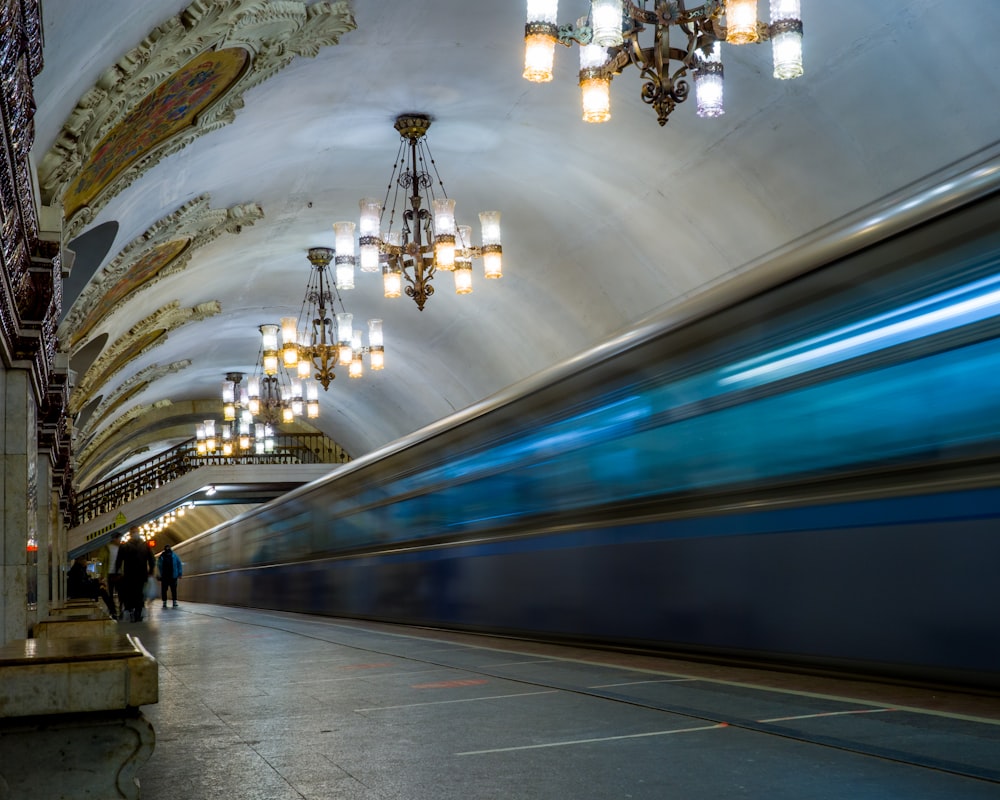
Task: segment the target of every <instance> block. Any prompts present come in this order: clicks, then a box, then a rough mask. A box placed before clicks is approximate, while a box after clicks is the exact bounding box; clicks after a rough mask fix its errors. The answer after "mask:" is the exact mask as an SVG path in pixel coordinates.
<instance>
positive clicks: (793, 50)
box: [770, 0, 803, 80]
mask: <svg viewBox="0 0 1000 800" xmlns="http://www.w3.org/2000/svg"><path fill="white" fill-rule="evenodd" d="M770 34H771V53H772V57H773V60H774V77H775V78H778V79H779V80H789V79H792V78H798V77H801V75H802V74H803V69H802V11H801V8H800V3H799V0H771V27H770Z"/></svg>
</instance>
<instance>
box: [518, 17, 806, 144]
mask: <svg viewBox="0 0 1000 800" xmlns="http://www.w3.org/2000/svg"><path fill="white" fill-rule="evenodd" d="M527 8H528V19H527V24H526V25H525V28H524V73H523V75H524V77H525V78H526V79H528V80H529V81H534V82H536V83H542V82H547V81H551V80H552V65H553V60H554V58H553V52H554V50H555V44H556V42H559V44H562V45H565V46H567V47H569V46H572V44H573V42H576V43H577V44H578V45H580V48H581V53H580V73H579V81H580V90H581V93H582V101H583V119H584V120H585V121H586V122H605V121H607V120H608V119H610V118H611V105H610V85H611V79H612V78H614V76H616V75H620V74H621V72H622V70H624V69H625V68H626V67H628V66H629V65H630V64H631V65H634V66H635V67H637V68H638V69H639V72H640V73H641V75H642V78H643V79H644V80H645V83H643V84H642V90H641V92H640V95H641V97H642V100H643V102H645V103H647V104H649V105H651V106H652V107H653V109H654V110H655V111H656V114H657V120H658V121H659V123H660V125H665V124H666V123H667V118H668V117H669V116H670V114H671V112H672V111H673V110H674V108H675V107H676V105H677V104H678V103H683V102H684V101H685V100H686V99H687V97H688V93H689V91H690V88H689V85H688V81H687V76H688V74H689V73H690V74H691V75H692V76H693V77H694V80H695V83H696V86H698V89H699V91H698V97H699V103H698V111H699V116H704V117H715V116H719V115H720V114H722V60H721V50H719V49H718V47H717V46H718V44H719V43H720V42H726V43H728V44H736V45H739V44H749V43H752V42H762V41H766V40H768V39H770V40H771V44H772V53H773V61H774V77H775V78H779V79H788V78H797V77H799V76H800V75H802V72H803V70H802V16H801V11H800V0H770V17H771V19H770V24H769V25H766V24H764V23H762V22H759V21H758V20H757V0H708V2H705V3H704V4H703V5H700V6H698V7H697V8H692V9H690V10H689V9H688V8H687V7H686V2H685V0H591V3H590V14H589V15H588V16H587V17H582V18H580V19H579V20H577V23H576V25H562V26H560V25H557V23H556V12H557V10H558V0H528V3H527ZM723 18H724V19H725V22H723ZM647 29H650V30H651V32H652V42H651V46H650V44H649V43H647V44H646V45H645V46H643V45H642V44H641V43H640V41H639V37H640V34H644V33H645V31H646V30H647ZM671 31H673V32H674V40H673V41H672V40H671V38H670V36H671Z"/></svg>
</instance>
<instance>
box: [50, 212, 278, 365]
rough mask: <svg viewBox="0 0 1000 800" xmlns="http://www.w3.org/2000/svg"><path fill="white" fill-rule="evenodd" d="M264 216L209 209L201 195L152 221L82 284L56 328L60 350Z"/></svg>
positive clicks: (74, 346) (83, 340) (76, 345)
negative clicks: (210, 246)
mask: <svg viewBox="0 0 1000 800" xmlns="http://www.w3.org/2000/svg"><path fill="white" fill-rule="evenodd" d="M263 216H264V212H263V210H262V209H261V207H260V206H259V205H257V204H256V203H245V204H242V205H236V206H232V207H231V208H228V209H225V208H215V209H213V208H210V206H209V197H208V195H202V196H201V197H197V198H195V199H194V200H191V201H190V202H188V203H185V204H184V205H183V206H181V207H180V208H178V209H177V210H176V211H174V212H173V213H172V214H168V215H167V216H165V217H163V218H161V219H159V220H157V221H156V222H155V223H154V224H153V225H151V226H150V227H149V228H148V229H147V230H146V231H145V232H144V233H143V234H142V235H141V236H138V237H137V238H135V239H133V240H132V241H131V242H129V243H128V244H127V245H125V247H123V248H122V250H121V252H120V253H119V254H118V255H117V256H116V257H115V258H114V259H113V260H112V261H111V262H110V263H109V264H108V265H107V266H105V267H104V268H103V269H101V270H100V271H99V272H98V273H97V274H96V275H95V276H94V277H93V278H91V279H90V281H89V282H88V283H87V286H86V287H85V288H84V290H83V291H82V292H81V293H80V296H79V297H78V298H77V300H76V301H75V302H74V303H73V307H72V308H71V309H70V310H69V313H67V314H66V318H65V319H64V320H63V321H62V323H61V324H60V326H59V329H58V332H57V335H58V337H59V341H60V344H61V346H62V348H63V349H64V350H66V351H68V352H69V353H70V354H75V353H76V352H78V351H79V350H80V348H82V347H84V346H85V345H86V344H87V342H88V341H90V340H91V339H93V335H94V334H95V333H96V332H97V331H98V327H97V326H98V325H99V324H100V323H101V321H102V320H104V319H106V318H108V317H109V316H110V315H111V314H113V313H114V311H115V309H116V308H119V307H121V304H122V302H123V301H124V300H125V299H126V298H128V297H134V296H135V295H136V294H138V293H139V292H142V291H145V290H147V289H148V288H149V287H151V286H154V285H155V284H156V283H158V282H159V281H161V280H162V279H164V278H166V277H167V276H169V275H174V274H176V273H178V272H180V271H182V270H184V269H186V268H187V266H188V264H189V263H190V261H191V257H192V255H193V254H194V253H195V251H196V250H198V248H200V247H203V246H204V245H206V244H208V243H209V242H211V241H213V240H215V239H216V238H218V237H219V236H221V235H222V234H224V233H238V232H239V231H240V230H241V229H242V228H243V227H244V226H249V225H253V224H254V223H255V222H256V221H257V220H259V219H261V218H262V217H263Z"/></svg>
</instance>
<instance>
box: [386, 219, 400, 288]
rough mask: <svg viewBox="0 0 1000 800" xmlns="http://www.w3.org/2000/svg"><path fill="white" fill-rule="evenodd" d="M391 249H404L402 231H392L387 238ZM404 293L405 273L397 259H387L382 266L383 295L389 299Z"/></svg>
mask: <svg viewBox="0 0 1000 800" xmlns="http://www.w3.org/2000/svg"><path fill="white" fill-rule="evenodd" d="M386 241H387V242H388V245H389V247H402V245H403V234H402V232H401V231H390V232H389V234H388V236H387V237H386ZM402 293H403V271H402V270H401V269H400V267H399V261H398V260H397V259H395V258H391V257H390V258H387V259H386V261H385V262H383V264H382V294H383V295H384V296H385V297H388V298H394V297H399V296H400V295H401V294H402Z"/></svg>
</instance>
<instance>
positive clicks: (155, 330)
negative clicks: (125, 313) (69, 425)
mask: <svg viewBox="0 0 1000 800" xmlns="http://www.w3.org/2000/svg"><path fill="white" fill-rule="evenodd" d="M221 311H222V306H221V305H220V304H219V302H218V301H216V300H213V301H211V302H208V303H200V304H199V305H197V306H194V307H193V308H181V307H180V304H179V303H178V302H177V301H176V300H174V301H173V302H171V303H168V304H167V305H165V306H163V307H162V308H160V309H159V310H157V311H155V312H153V313H152V314H150V315H149V316H148V317H146V318H145V319H144V320H142V321H141V322H139V323H138V324H136V325H134V326H133V327H132V328H130V329H129V330H128V332H127V333H125V334H124V335H123V336H121V337H120V338H119V339H118V340H117V341H115V343H114V344H112V345H111V346H110V347H108V349H107V350H105V351H104V352H103V353H101V355H100V357H99V358H98V359H97V360H96V361H94V363H93V364H91V366H90V369H88V370H87V371H86V372H85V373H84V375H83V377H82V378H81V379H80V381H79V383H77V385H76V387H75V388H74V389H73V392H72V394H71V395H70V399H69V404H68V408H67V411H68V412H69V413H70V414H78V413H79V412H80V411H81V410H82V409H83V408H84V406H86V405H87V403H89V402H90V400H91V398H92V397H93V396H94V395H96V394H97V392H98V391H99V390H100V389H102V387H104V386H106V385H108V384H109V383H110V381H111V378H112V377H114V376H115V375H116V374H117V373H118V372H120V371H121V370H122V369H123V368H124V367H125V365H126V364H128V363H129V362H130V361H133V360H134V359H136V358H138V357H139V356H141V355H143V354H144V353H147V352H149V351H150V350H152V349H153V348H154V347H157V346H159V345H161V344H163V342H165V341H166V338H167V334H168V333H169V332H170V331H172V330H175V329H177V328H179V327H180V326H181V325H185V324H187V323H188V322H197V321H200V320H203V319H208V318H209V317H212V316H215V315H216V314H218V313H220V312H221ZM107 391H110V389H109V390H107Z"/></svg>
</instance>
